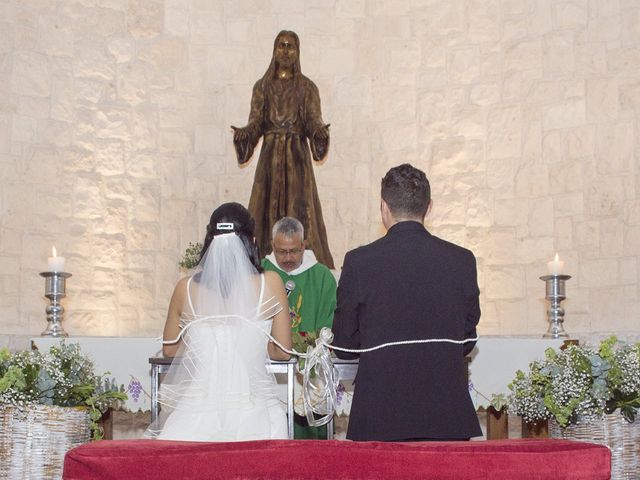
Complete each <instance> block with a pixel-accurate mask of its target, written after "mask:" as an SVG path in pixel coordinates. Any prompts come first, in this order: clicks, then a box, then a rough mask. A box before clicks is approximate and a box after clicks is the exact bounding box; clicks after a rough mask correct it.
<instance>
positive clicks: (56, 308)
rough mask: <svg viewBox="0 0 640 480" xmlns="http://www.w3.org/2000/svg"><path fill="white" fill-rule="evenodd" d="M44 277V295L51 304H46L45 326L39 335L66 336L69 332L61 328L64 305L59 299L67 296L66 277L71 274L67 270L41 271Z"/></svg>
mask: <svg viewBox="0 0 640 480" xmlns="http://www.w3.org/2000/svg"><path fill="white" fill-rule="evenodd" d="M40 276H41V277H44V296H45V297H47V298H48V299H49V300H50V302H51V304H50V305H48V306H47V308H46V312H47V322H49V324H48V325H47V328H46V329H45V331H44V332H42V333H41V334H40V335H41V336H49V337H68V336H69V334H68V333H67V332H65V331H64V329H63V328H62V316H63V314H64V307H63V306H62V305H61V304H60V299H62V298H64V297H66V296H67V294H66V279H67V278H69V277H70V276H71V274H70V273H67V272H42V273H40Z"/></svg>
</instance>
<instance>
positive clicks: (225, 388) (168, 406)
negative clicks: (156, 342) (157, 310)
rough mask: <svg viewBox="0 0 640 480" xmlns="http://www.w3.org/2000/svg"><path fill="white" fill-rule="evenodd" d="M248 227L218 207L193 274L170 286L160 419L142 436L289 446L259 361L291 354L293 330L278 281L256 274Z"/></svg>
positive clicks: (238, 209)
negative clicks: (168, 363) (279, 440)
mask: <svg viewBox="0 0 640 480" xmlns="http://www.w3.org/2000/svg"><path fill="white" fill-rule="evenodd" d="M253 232H254V222H253V219H252V218H251V216H250V214H249V212H248V211H247V209H245V208H244V207H243V206H242V205H240V204H238V203H225V204H223V205H221V206H220V207H218V208H217V209H216V210H215V211H214V212H213V214H212V215H211V219H210V221H209V225H207V234H206V237H205V240H204V245H203V248H202V252H201V253H200V263H199V266H198V270H197V272H196V273H195V274H194V275H192V276H190V277H187V278H184V279H182V280H180V281H179V282H178V284H177V285H176V287H175V290H174V292H173V296H172V297H171V303H170V305H169V313H168V315H167V321H166V324H165V327H164V334H163V339H164V342H163V343H164V347H163V353H164V355H165V356H170V357H175V360H174V361H173V363H172V365H171V368H170V370H169V373H167V376H166V378H165V381H164V382H163V383H162V386H161V387H160V391H159V394H158V398H159V402H160V404H161V406H162V411H161V414H160V416H159V417H158V420H157V421H156V422H154V423H153V424H152V425H151V426H150V427H149V429H148V430H147V432H146V434H145V435H146V436H151V437H155V438H158V439H165V440H192V441H227V442H229V441H239V440H257V439H274V438H287V422H286V416H285V410H284V406H283V405H282V403H281V402H280V401H279V400H278V398H277V395H276V390H275V380H274V378H273V376H272V375H269V374H268V373H267V371H266V368H265V361H266V360H267V357H269V358H271V359H273V360H288V359H289V354H287V353H286V352H284V351H283V350H281V349H280V348H279V347H278V346H276V345H275V344H274V343H273V342H270V341H268V338H267V336H266V333H271V335H272V336H273V337H274V338H275V339H276V340H277V341H278V342H280V343H281V344H282V345H283V346H284V347H285V348H287V349H291V326H290V320H289V315H288V309H286V308H283V306H286V305H287V297H286V294H285V290H284V286H283V284H282V280H281V279H280V277H279V276H278V274H277V273H274V272H263V270H262V268H261V266H260V258H259V255H258V248H257V246H256V243H255V240H254V233H253Z"/></svg>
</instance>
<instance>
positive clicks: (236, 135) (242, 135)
mask: <svg viewBox="0 0 640 480" xmlns="http://www.w3.org/2000/svg"><path fill="white" fill-rule="evenodd" d="M231 128H232V129H233V142H234V143H244V142H246V141H247V140H249V133H248V132H247V131H246V130H245V129H244V128H238V127H234V126H233V125H231Z"/></svg>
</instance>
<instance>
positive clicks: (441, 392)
mask: <svg viewBox="0 0 640 480" xmlns="http://www.w3.org/2000/svg"><path fill="white" fill-rule="evenodd" d="M430 208H431V192H430V187H429V182H428V180H427V177H426V176H425V174H424V173H423V172H422V171H420V170H418V169H416V168H414V167H412V166H411V165H409V164H404V165H400V166H398V167H395V168H392V169H391V170H389V172H387V174H386V175H385V177H384V178H383V179H382V201H381V205H380V210H381V214H382V222H383V224H384V226H385V227H386V228H387V230H388V231H387V234H386V235H385V236H384V237H382V238H381V239H379V240H377V241H375V242H373V243H371V244H369V245H366V246H363V247H360V248H357V249H355V250H352V251H350V252H348V253H347V255H346V256H345V259H344V266H343V268H342V274H341V276H340V282H339V284H338V296H337V297H338V298H337V303H338V304H337V308H336V312H335V316H334V320H333V332H334V335H335V338H334V341H333V344H334V345H336V346H340V347H347V348H356V349H363V348H369V347H375V346H376V345H381V344H383V343H387V342H394V341H400V340H421V339H441V338H448V339H454V340H462V339H465V338H473V337H475V336H476V325H477V324H478V320H479V319H480V307H479V301H478V295H479V290H478V283H477V278H476V261H475V257H474V256H473V254H472V253H471V252H470V251H469V250H466V249H464V248H462V247H459V246H457V245H454V244H452V243H449V242H446V241H444V240H442V239H440V238H437V237H435V236H433V235H431V234H430V233H429V232H428V231H427V230H426V229H425V227H424V226H423V222H424V219H425V216H426V214H427V213H428V211H429V210H430ZM474 344H475V342H469V343H464V344H454V343H444V342H438V343H425V344H414V345H399V346H392V347H387V348H383V349H380V350H376V351H373V352H369V353H363V354H361V355H360V362H359V367H358V374H357V378H356V381H355V391H354V396H353V403H352V406H351V415H350V418H349V427H348V431H347V438H349V439H351V440H362V441H365V440H383V441H415V440H463V439H464V440H466V439H469V438H470V437H475V436H479V435H482V432H481V431H480V425H479V424H478V418H477V416H476V412H475V409H474V408H473V403H472V401H471V398H470V396H469V391H468V388H467V382H466V376H465V368H466V366H465V362H464V356H465V355H467V354H468V353H469V352H470V351H471V349H472V348H473V346H474ZM336 354H337V355H338V357H340V358H354V357H356V356H357V355H354V354H347V353H343V352H340V351H336Z"/></svg>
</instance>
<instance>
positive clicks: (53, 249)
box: [51, 247, 558, 260]
mask: <svg viewBox="0 0 640 480" xmlns="http://www.w3.org/2000/svg"><path fill="white" fill-rule="evenodd" d="M51 251H52V252H53V256H54V257H57V256H58V255H56V247H51ZM557 257H558V254H557V253H556V260H557V259H558V258H557Z"/></svg>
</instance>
